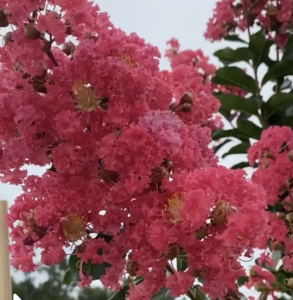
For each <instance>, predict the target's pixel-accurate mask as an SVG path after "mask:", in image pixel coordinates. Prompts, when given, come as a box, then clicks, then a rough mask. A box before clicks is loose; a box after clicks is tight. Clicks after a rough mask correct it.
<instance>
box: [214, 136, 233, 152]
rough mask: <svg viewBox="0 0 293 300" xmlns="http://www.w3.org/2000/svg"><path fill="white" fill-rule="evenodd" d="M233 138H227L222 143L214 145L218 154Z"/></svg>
mask: <svg viewBox="0 0 293 300" xmlns="http://www.w3.org/2000/svg"><path fill="white" fill-rule="evenodd" d="M231 141H232V140H230V139H226V140H225V141H224V142H222V143H220V144H219V145H217V146H215V147H214V149H213V150H214V153H215V154H216V153H217V152H218V151H219V150H220V149H221V148H222V147H223V146H224V145H226V144H227V143H229V142H231Z"/></svg>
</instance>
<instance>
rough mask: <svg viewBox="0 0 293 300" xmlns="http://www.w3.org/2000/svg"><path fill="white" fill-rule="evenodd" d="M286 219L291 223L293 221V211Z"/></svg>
mask: <svg viewBox="0 0 293 300" xmlns="http://www.w3.org/2000/svg"><path fill="white" fill-rule="evenodd" d="M286 221H288V222H289V223H293V212H290V213H288V214H287V216H286Z"/></svg>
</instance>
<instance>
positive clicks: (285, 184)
mask: <svg viewBox="0 0 293 300" xmlns="http://www.w3.org/2000/svg"><path fill="white" fill-rule="evenodd" d="M281 190H282V191H283V192H287V191H289V190H290V181H289V180H285V181H284V182H283V183H282V185H281Z"/></svg>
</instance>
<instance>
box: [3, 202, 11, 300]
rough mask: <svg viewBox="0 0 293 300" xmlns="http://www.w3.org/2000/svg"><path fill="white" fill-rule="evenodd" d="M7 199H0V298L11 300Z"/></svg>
mask: <svg viewBox="0 0 293 300" xmlns="http://www.w3.org/2000/svg"><path fill="white" fill-rule="evenodd" d="M6 213H7V201H3V200H0V300H11V298H12V291H11V277H10V263H9V253H8V249H7V246H8V229H7V228H6V226H5V214H6Z"/></svg>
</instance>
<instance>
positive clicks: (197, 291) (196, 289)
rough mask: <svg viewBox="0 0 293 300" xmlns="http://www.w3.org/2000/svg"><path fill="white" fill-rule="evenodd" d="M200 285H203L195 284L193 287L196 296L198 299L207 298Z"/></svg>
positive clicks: (205, 299)
mask: <svg viewBox="0 0 293 300" xmlns="http://www.w3.org/2000/svg"><path fill="white" fill-rule="evenodd" d="M200 287H201V286H200V285H195V286H194V287H193V288H192V292H193V295H194V298H195V299H196V300H207V299H208V297H207V296H206V295H205V294H204V293H203V292H202V291H200Z"/></svg>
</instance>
